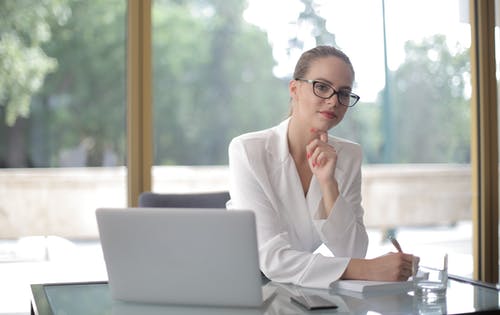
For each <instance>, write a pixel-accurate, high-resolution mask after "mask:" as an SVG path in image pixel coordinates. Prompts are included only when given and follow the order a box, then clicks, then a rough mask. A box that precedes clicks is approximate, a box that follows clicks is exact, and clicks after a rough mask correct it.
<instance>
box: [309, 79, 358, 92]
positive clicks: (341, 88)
mask: <svg viewBox="0 0 500 315" xmlns="http://www.w3.org/2000/svg"><path fill="white" fill-rule="evenodd" d="M315 81H322V82H324V83H326V84H328V85H330V86H331V87H333V88H335V89H336V90H349V91H352V87H350V86H340V87H335V86H334V84H333V83H332V82H330V81H329V80H327V79H325V78H317V79H315Z"/></svg>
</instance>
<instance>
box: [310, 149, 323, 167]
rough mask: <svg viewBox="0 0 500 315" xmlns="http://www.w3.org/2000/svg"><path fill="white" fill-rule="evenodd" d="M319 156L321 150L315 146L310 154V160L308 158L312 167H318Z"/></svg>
mask: <svg viewBox="0 0 500 315" xmlns="http://www.w3.org/2000/svg"><path fill="white" fill-rule="evenodd" d="M320 154H321V149H320V147H319V146H317V147H316V148H315V149H314V151H313V152H312V154H311V158H310V161H311V164H312V166H313V167H316V166H318V156H319V155H320Z"/></svg>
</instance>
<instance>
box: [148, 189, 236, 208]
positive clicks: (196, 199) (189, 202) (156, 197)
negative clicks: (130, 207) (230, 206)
mask: <svg viewBox="0 0 500 315" xmlns="http://www.w3.org/2000/svg"><path fill="white" fill-rule="evenodd" d="M229 199H230V196H229V192H228V191H218V192H203V193H187V194H160V193H153V192H143V193H141V194H140V195H139V207H152V208H226V202H227V201H228V200H229Z"/></svg>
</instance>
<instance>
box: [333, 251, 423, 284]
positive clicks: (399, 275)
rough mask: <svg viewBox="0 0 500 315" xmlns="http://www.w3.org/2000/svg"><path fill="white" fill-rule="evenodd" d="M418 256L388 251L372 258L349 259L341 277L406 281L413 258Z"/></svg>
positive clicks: (411, 268) (409, 274)
mask: <svg viewBox="0 0 500 315" xmlns="http://www.w3.org/2000/svg"><path fill="white" fill-rule="evenodd" d="M414 259H416V262H417V263H418V260H419V259H418V257H416V256H413V255H411V254H405V253H388V254H386V255H383V256H380V257H377V258H373V259H354V258H353V259H351V261H350V262H349V265H348V266H347V269H346V271H345V272H344V275H343V276H342V278H343V279H358V280H376V281H406V280H408V278H410V277H411V276H412V270H413V260H414Z"/></svg>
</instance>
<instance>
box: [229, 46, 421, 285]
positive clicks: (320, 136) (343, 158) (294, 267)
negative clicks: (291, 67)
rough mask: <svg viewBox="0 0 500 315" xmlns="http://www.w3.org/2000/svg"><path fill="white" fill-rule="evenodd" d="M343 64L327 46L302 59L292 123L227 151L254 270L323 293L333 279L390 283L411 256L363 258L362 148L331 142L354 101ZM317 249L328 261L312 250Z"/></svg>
mask: <svg viewBox="0 0 500 315" xmlns="http://www.w3.org/2000/svg"><path fill="white" fill-rule="evenodd" d="M353 82H354V69H353V67H352V64H351V62H350V60H349V58H348V57H347V56H346V55H345V54H344V53H343V52H341V51H340V50H338V49H336V48H334V47H330V46H318V47H316V48H313V49H311V50H309V51H307V52H305V53H304V54H302V56H301V57H300V59H299V61H298V62H297V65H296V67H295V72H294V79H293V80H291V81H290V83H289V92H290V97H291V114H290V117H289V118H288V119H287V120H285V121H283V122H282V123H280V124H279V125H278V126H275V127H273V128H270V129H266V130H262V131H258V132H253V133H248V134H244V135H241V136H239V137H236V138H235V139H233V140H232V141H231V143H230V145H229V169H230V193H231V201H230V202H229V203H228V208H230V209H251V210H253V211H254V212H255V214H256V220H257V235H258V244H259V255H260V266H261V270H262V272H263V273H264V274H265V275H266V276H267V277H268V278H270V279H271V280H273V281H278V282H289V283H294V284H297V285H301V286H306V287H315V288H328V287H329V285H330V284H331V283H332V282H333V281H336V280H338V279H365V280H384V281H398V280H407V279H408V277H410V276H411V270H412V260H413V256H412V255H409V254H403V253H389V254H387V255H384V256H381V257H378V258H375V259H363V257H364V256H365V255H366V250H367V247H368V236H367V233H366V230H365V226H364V223H363V213H364V211H363V208H362V207H361V162H362V152H361V148H360V146H359V145H358V144H355V143H353V142H350V141H347V140H344V139H340V138H337V137H332V136H329V135H328V130H330V129H331V128H333V127H335V126H336V125H337V124H339V123H340V122H341V121H342V119H343V118H344V115H345V113H346V111H347V108H348V107H349V106H353V105H354V104H356V102H357V101H358V100H359V97H358V96H357V95H355V94H353V93H352V92H351V90H352V85H353ZM322 243H324V244H325V245H326V246H327V247H328V248H329V249H330V250H331V252H332V253H333V255H334V257H326V256H323V255H321V254H316V253H313V252H314V251H315V250H316V249H317V248H318V247H319V246H320V245H321V244H322Z"/></svg>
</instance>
